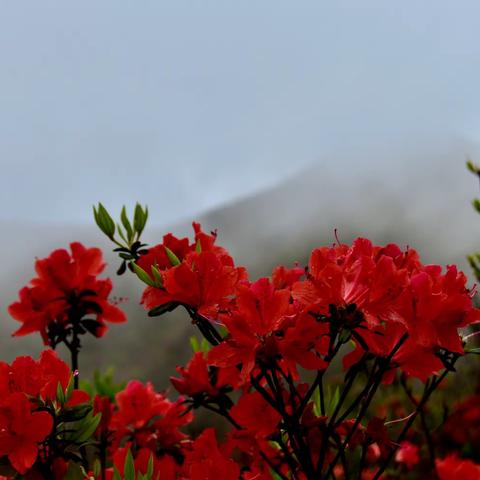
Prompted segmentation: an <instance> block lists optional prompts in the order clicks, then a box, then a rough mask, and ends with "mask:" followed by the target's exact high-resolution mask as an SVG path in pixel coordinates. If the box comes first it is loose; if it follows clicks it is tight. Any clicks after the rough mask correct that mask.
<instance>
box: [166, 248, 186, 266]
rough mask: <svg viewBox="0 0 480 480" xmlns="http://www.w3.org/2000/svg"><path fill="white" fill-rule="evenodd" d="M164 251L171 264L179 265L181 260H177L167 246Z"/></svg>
mask: <svg viewBox="0 0 480 480" xmlns="http://www.w3.org/2000/svg"><path fill="white" fill-rule="evenodd" d="M164 248H165V252H166V254H167V257H168V259H169V260H170V263H171V264H172V265H173V266H176V265H180V264H181V263H182V262H181V261H180V260H179V258H178V257H177V256H176V255H175V254H174V253H173V252H172V251H171V250H170V249H169V248H168V247H165V246H164Z"/></svg>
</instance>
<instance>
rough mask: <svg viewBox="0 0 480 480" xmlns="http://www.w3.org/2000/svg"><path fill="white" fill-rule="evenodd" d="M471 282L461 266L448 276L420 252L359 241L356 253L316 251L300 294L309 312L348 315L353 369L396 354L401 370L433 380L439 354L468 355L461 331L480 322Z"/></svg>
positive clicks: (346, 327)
mask: <svg viewBox="0 0 480 480" xmlns="http://www.w3.org/2000/svg"><path fill="white" fill-rule="evenodd" d="M466 281H467V279H466V277H465V275H464V274H463V273H459V272H457V270H456V268H455V267H454V266H449V267H448V268H447V271H446V273H442V269H441V267H439V266H437V265H423V264H422V263H421V262H420V260H419V257H418V254H417V252H416V251H415V250H413V249H408V250H407V251H405V252H402V251H401V250H400V248H399V247H398V246H396V245H393V244H390V245H387V246H385V247H378V246H373V245H372V244H371V242H370V241H369V240H366V239H358V240H356V241H355V242H354V243H353V245H352V247H348V246H346V245H340V246H336V247H331V248H327V247H323V248H318V249H316V250H314V251H313V253H312V255H311V258H310V262H309V273H308V276H307V279H306V280H305V281H303V282H297V283H296V284H294V285H293V287H292V292H293V298H294V299H295V301H296V302H298V303H299V304H300V305H302V308H303V309H307V310H308V311H311V312H312V311H313V312H315V313H317V314H318V315H319V316H325V317H327V318H329V319H331V312H332V306H334V307H335V310H336V315H337V316H343V318H342V324H341V328H342V329H344V330H351V331H352V335H353V337H352V339H353V341H354V342H355V343H356V346H357V351H356V352H355V353H354V354H353V355H351V356H347V357H346V358H345V364H346V366H350V365H352V364H353V363H354V362H355V361H357V360H358V359H359V358H361V357H362V356H363V354H364V353H365V352H366V351H370V352H372V353H374V354H375V355H378V356H381V357H384V358H387V357H389V356H390V355H391V354H392V353H393V358H392V364H393V365H397V366H399V367H400V369H402V370H403V371H404V372H405V373H407V374H408V375H411V376H415V377H418V378H420V379H422V380H425V379H426V378H428V377H429V376H430V375H432V374H435V373H437V372H438V371H439V370H441V368H442V367H443V363H442V362H441V361H440V359H439V357H438V353H439V351H442V350H445V351H448V352H454V353H457V354H462V353H463V347H462V341H461V337H460V336H459V332H458V329H459V328H462V327H466V326H468V325H471V324H472V323H475V322H478V321H479V320H480V311H479V310H477V309H475V308H474V307H473V305H472V300H471V297H472V294H471V292H470V291H469V290H468V289H467V288H466ZM353 312H356V315H352V313H353ZM402 338H403V339H405V340H402V341H401V339H402ZM396 346H397V348H395V347H396Z"/></svg>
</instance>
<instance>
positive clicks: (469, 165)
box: [467, 159, 480, 175]
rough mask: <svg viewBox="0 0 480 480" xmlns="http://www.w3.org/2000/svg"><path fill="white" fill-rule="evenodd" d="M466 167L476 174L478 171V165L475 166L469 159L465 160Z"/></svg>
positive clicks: (479, 171) (479, 168) (479, 169)
mask: <svg viewBox="0 0 480 480" xmlns="http://www.w3.org/2000/svg"><path fill="white" fill-rule="evenodd" d="M467 168H468V170H470V171H471V172H472V173H475V174H476V175H478V174H479V173H480V167H477V166H476V165H475V164H474V163H473V162H472V160H470V159H468V160H467Z"/></svg>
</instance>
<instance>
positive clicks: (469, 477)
mask: <svg viewBox="0 0 480 480" xmlns="http://www.w3.org/2000/svg"><path fill="white" fill-rule="evenodd" d="M435 466H436V467H437V474H438V477H439V479H440V480H453V479H454V478H459V479H460V478H461V479H462V480H478V479H479V478H480V465H477V464H476V463H473V462H472V461H471V460H462V459H461V458H458V456H457V455H456V454H452V455H449V456H448V457H445V458H444V459H442V460H440V459H437V460H435Z"/></svg>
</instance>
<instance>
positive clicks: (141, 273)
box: [130, 262, 156, 287]
mask: <svg viewBox="0 0 480 480" xmlns="http://www.w3.org/2000/svg"><path fill="white" fill-rule="evenodd" d="M130 265H131V266H132V267H133V270H134V272H135V273H136V274H137V277H138V278H139V279H140V280H141V281H142V282H143V283H146V284H147V285H149V286H150V287H155V286H156V285H155V281H154V280H153V279H152V278H151V277H150V275H149V274H148V273H147V272H146V271H145V270H144V269H143V268H142V267H139V266H138V265H137V264H136V263H135V262H132V263H131V264H130Z"/></svg>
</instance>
